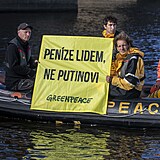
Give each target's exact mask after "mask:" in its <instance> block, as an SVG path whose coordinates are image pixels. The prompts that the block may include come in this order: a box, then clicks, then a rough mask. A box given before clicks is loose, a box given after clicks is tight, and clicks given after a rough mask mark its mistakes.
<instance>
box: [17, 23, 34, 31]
mask: <svg viewBox="0 0 160 160" xmlns="http://www.w3.org/2000/svg"><path fill="white" fill-rule="evenodd" d="M26 28H30V29H31V30H32V29H33V27H32V26H30V25H29V24H27V23H21V24H20V25H19V26H18V28H17V29H18V31H19V30H21V29H22V30H25V29H26Z"/></svg>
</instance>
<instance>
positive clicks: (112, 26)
mask: <svg viewBox="0 0 160 160" xmlns="http://www.w3.org/2000/svg"><path fill="white" fill-rule="evenodd" d="M116 27H117V24H116V23H113V22H110V21H108V23H107V24H106V25H104V28H105V29H106V31H107V33H110V34H114V33H115V32H116Z"/></svg>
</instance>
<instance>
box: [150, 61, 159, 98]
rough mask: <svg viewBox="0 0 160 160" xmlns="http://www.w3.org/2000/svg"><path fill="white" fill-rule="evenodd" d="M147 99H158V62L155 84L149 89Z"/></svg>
mask: <svg viewBox="0 0 160 160" xmlns="http://www.w3.org/2000/svg"><path fill="white" fill-rule="evenodd" d="M148 97H149V98H160V60H159V62H158V66H157V80H156V83H155V84H154V85H153V86H152V87H151V90H150V94H149V95H148Z"/></svg>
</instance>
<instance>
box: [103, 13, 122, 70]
mask: <svg viewBox="0 0 160 160" xmlns="http://www.w3.org/2000/svg"><path fill="white" fill-rule="evenodd" d="M117 21H118V20H117V18H116V17H114V16H111V15H109V16H106V17H105V18H104V19H103V27H104V30H103V32H102V35H103V37H104V38H113V40H114V38H115V37H116V36H117V35H118V34H119V31H117ZM116 54H117V49H116V47H115V46H113V52H112V63H111V72H113V71H112V70H114V69H113V68H114V67H113V63H114V61H115V58H116Z"/></svg>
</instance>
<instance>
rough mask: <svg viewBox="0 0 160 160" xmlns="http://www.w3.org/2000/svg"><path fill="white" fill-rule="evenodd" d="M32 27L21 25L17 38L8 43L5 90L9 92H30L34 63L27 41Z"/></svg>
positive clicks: (32, 82) (33, 75) (25, 24)
mask: <svg viewBox="0 0 160 160" xmlns="http://www.w3.org/2000/svg"><path fill="white" fill-rule="evenodd" d="M32 29H33V27H32V26H31V25H29V24H27V23H21V24H20V25H19V26H18V28H17V36H16V37H15V38H14V39H12V40H11V41H10V42H9V43H8V47H7V51H6V57H5V64H6V67H5V68H6V69H5V70H6V77H5V85H6V89H8V90H11V91H26V90H32V89H33V86H34V78H35V74H36V70H35V69H36V62H35V61H34V60H33V58H32V56H31V48H30V45H29V40H30V37H31V32H32Z"/></svg>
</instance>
